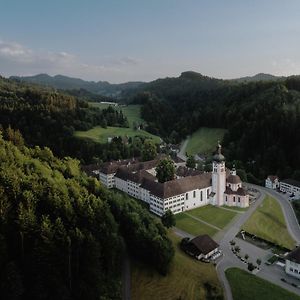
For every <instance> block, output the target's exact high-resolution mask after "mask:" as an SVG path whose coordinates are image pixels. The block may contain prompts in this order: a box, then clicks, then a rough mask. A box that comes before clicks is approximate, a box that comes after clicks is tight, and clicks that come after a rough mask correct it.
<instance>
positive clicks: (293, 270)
mask: <svg viewBox="0 0 300 300" xmlns="http://www.w3.org/2000/svg"><path fill="white" fill-rule="evenodd" d="M290 271H291V272H293V273H296V274H300V271H299V270H298V269H293V268H290Z"/></svg>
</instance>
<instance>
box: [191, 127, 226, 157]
mask: <svg viewBox="0 0 300 300" xmlns="http://www.w3.org/2000/svg"><path fill="white" fill-rule="evenodd" d="M225 132H226V130H225V129H222V128H207V127H201V128H199V129H198V130H197V131H195V132H194V133H193V134H192V135H191V137H190V139H189V141H188V144H187V147H186V152H187V153H188V154H189V155H194V154H197V153H201V154H210V153H211V152H212V151H214V150H215V149H216V145H217V142H218V140H220V141H221V140H222V139H223V136H224V134H225Z"/></svg>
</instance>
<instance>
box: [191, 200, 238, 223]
mask: <svg viewBox="0 0 300 300" xmlns="http://www.w3.org/2000/svg"><path fill="white" fill-rule="evenodd" d="M187 213H188V214H190V215H193V216H195V217H197V218H199V219H201V220H203V221H206V222H208V223H209V224H213V225H215V226H217V227H219V228H224V227H225V226H226V225H227V224H228V223H229V222H230V221H231V220H232V219H233V218H234V217H235V215H236V213H235V212H233V211H228V210H225V209H221V208H218V207H215V206H212V205H206V206H203V207H199V208H195V209H192V210H189V211H187Z"/></svg>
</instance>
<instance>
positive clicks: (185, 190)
mask: <svg viewBox="0 0 300 300" xmlns="http://www.w3.org/2000/svg"><path fill="white" fill-rule="evenodd" d="M158 162H159V159H156V160H151V161H147V162H138V161H134V160H127V161H117V162H111V163H106V164H104V165H103V166H102V167H101V169H100V174H99V178H100V181H101V182H102V183H103V184H104V185H105V186H107V187H108V188H112V187H115V188H117V189H119V190H121V191H123V192H125V193H127V194H128V195H130V196H132V197H134V198H137V199H140V200H142V201H144V202H146V203H148V204H149V209H150V211H152V212H153V213H155V214H157V215H159V216H162V215H163V214H164V213H165V212H166V211H167V210H171V211H172V212H173V213H175V214H176V213H179V212H182V211H185V210H190V209H193V208H196V207H199V206H203V205H207V204H212V205H217V206H221V205H224V204H225V205H228V206H238V207H247V206H249V195H248V194H247V193H246V191H245V190H244V188H243V187H242V181H241V179H240V177H239V176H238V175H236V171H235V170H231V171H229V170H228V169H226V168H225V157H224V156H223V155H222V153H221V146H220V145H218V150H217V153H216V154H215V155H214V156H213V169H212V172H199V171H197V170H191V169H187V168H186V167H183V166H182V162H181V161H179V162H177V163H176V162H175V166H176V168H177V170H176V179H174V180H171V181H167V182H164V183H160V182H158V181H157V179H156V177H155V176H156V172H155V167H156V166H157V164H158Z"/></svg>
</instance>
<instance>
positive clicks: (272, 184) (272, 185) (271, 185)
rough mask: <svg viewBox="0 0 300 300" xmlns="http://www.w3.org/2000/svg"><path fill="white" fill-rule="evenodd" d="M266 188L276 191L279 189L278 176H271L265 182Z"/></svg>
mask: <svg viewBox="0 0 300 300" xmlns="http://www.w3.org/2000/svg"><path fill="white" fill-rule="evenodd" d="M265 187H266V188H268V189H272V190H276V189H278V188H279V179H278V177H277V176H274V175H269V176H268V178H267V179H266V181H265Z"/></svg>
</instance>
